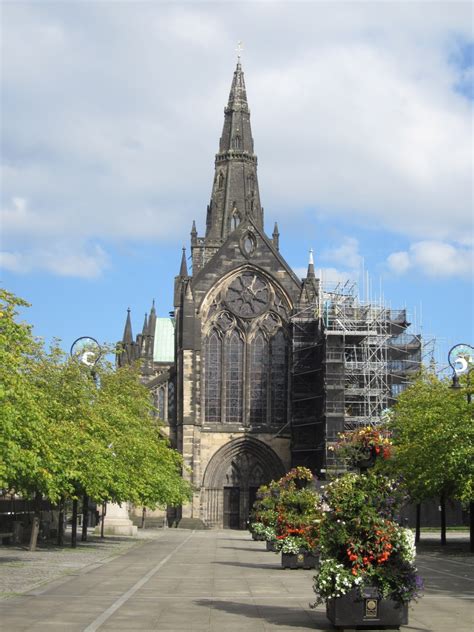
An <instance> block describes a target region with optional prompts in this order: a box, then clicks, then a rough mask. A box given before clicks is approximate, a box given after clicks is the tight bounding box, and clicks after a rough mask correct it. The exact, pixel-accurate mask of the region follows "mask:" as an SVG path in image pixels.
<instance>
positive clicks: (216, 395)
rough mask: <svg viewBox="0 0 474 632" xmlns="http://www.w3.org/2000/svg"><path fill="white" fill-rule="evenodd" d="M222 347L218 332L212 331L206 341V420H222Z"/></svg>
mask: <svg viewBox="0 0 474 632" xmlns="http://www.w3.org/2000/svg"><path fill="white" fill-rule="evenodd" d="M221 361H222V347H221V340H220V338H219V335H218V333H217V332H216V331H212V332H211V334H210V335H209V337H208V338H207V341H206V351H205V362H206V390H205V396H206V419H207V420H208V421H220V420H221V391H222V365H221Z"/></svg>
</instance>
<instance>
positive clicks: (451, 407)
mask: <svg viewBox="0 0 474 632" xmlns="http://www.w3.org/2000/svg"><path fill="white" fill-rule="evenodd" d="M450 386H451V380H449V379H447V380H440V379H438V378H437V377H436V376H435V375H433V374H432V373H429V372H423V373H421V374H420V376H419V377H418V378H417V379H416V380H415V381H414V382H413V384H412V385H411V386H410V387H409V388H408V389H407V390H406V391H404V392H403V393H402V394H401V395H400V396H399V398H398V400H397V402H396V405H395V406H394V409H393V414H392V416H391V421H390V424H389V425H390V429H391V430H392V432H393V442H394V454H393V459H391V460H390V461H389V467H390V468H393V469H394V470H395V471H397V472H399V473H401V474H402V475H403V477H404V479H405V481H406V484H407V487H408V489H409V491H410V494H411V497H412V499H413V500H414V501H415V502H417V503H420V502H421V501H423V500H425V499H428V498H433V497H438V498H440V499H442V501H444V499H446V498H454V499H458V500H460V501H461V502H463V503H468V502H469V501H470V500H471V499H472V498H473V497H474V458H473V457H474V453H473V452H474V448H473V439H474V426H473V423H472V411H473V405H472V404H471V403H469V402H468V401H467V398H466V394H465V393H464V392H462V389H460V390H459V391H457V390H453V389H452V388H450ZM443 504H444V502H442V505H443ZM442 540H444V541H445V535H444V536H443V534H442Z"/></svg>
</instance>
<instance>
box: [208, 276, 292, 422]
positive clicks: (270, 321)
mask: <svg viewBox="0 0 474 632" xmlns="http://www.w3.org/2000/svg"><path fill="white" fill-rule="evenodd" d="M249 274H250V275H252V278H253V276H255V274H256V273H255V272H254V271H252V270H251V269H248V270H247V269H245V271H244V272H240V273H239V274H238V275H235V276H233V277H231V278H230V279H228V280H227V282H226V283H224V284H223V285H220V286H219V287H218V288H216V290H215V292H214V294H213V295H210V297H209V303H208V305H209V307H208V309H207V310H205V311H204V315H203V322H204V323H206V325H205V327H206V330H207V334H205V337H204V340H203V361H204V362H203V399H204V401H203V413H204V420H205V422H219V423H238V424H244V425H245V424H263V423H267V422H269V423H275V424H281V423H285V421H286V415H287V388H288V350H287V344H288V343H287V338H286V336H285V334H284V326H285V325H284V324H285V322H286V318H285V317H284V316H285V315H287V314H288V308H289V305H288V301H287V299H286V298H284V295H283V294H282V292H281V290H279V289H278V288H277V287H275V286H274V285H273V284H272V283H271V282H270V280H269V279H268V278H264V277H263V276H262V282H263V283H264V285H265V287H266V288H268V289H267V290H266V291H267V306H266V310H265V311H263V313H262V314H260V315H258V314H256V315H255V316H253V317H252V316H248V315H247V314H240V313H239V312H238V311H237V310H236V309H230V307H229V305H228V303H229V300H230V299H229V296H230V295H229V288H234V290H233V291H234V292H235V291H237V289H238V286H237V285H236V282H237V281H236V279H237V280H238V279H240V278H246V277H245V275H249ZM257 276H258V277H259V278H260V276H259V274H257ZM251 289H253V290H254V291H255V292H257V290H258V288H254V286H252V288H251ZM244 290H245V288H244V289H243V290H242V291H244ZM232 296H233V295H232ZM232 296H231V298H232ZM236 300H237V298H236ZM206 311H207V314H206Z"/></svg>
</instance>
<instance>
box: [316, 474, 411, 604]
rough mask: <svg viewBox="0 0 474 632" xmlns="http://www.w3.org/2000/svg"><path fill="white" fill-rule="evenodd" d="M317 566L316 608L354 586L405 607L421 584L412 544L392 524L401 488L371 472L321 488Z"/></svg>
mask: <svg viewBox="0 0 474 632" xmlns="http://www.w3.org/2000/svg"><path fill="white" fill-rule="evenodd" d="M323 498H324V502H325V503H326V504H327V509H328V510H327V511H326V512H325V514H324V519H323V520H322V522H321V528H320V542H319V546H320V551H321V558H322V562H321V567H320V569H319V572H318V574H317V575H316V576H315V578H314V590H315V592H316V595H317V599H316V604H315V605H318V604H319V603H323V602H324V601H326V600H327V599H331V598H334V597H339V596H341V595H343V594H345V593H346V592H348V591H349V590H351V589H352V588H353V587H354V586H359V587H363V586H366V585H371V586H375V587H376V588H377V589H378V591H379V593H380V595H381V596H382V597H389V598H390V599H394V600H396V601H400V602H408V601H410V600H412V599H417V598H418V597H419V596H420V593H421V590H422V587H423V582H422V580H421V578H420V577H419V576H418V575H417V570H416V567H415V565H414V556H415V548H414V540H413V537H412V534H411V532H410V531H409V530H407V529H403V528H402V527H400V526H399V525H398V524H397V523H396V522H395V515H396V512H397V510H398V508H399V505H400V503H401V502H402V501H403V499H404V498H405V495H404V492H403V490H402V489H401V487H400V484H399V483H397V482H396V481H393V480H390V479H388V478H387V477H385V476H382V475H380V474H375V473H373V472H371V473H369V474H366V475H364V476H362V475H358V474H355V473H348V474H345V475H344V476H341V477H340V478H338V479H336V480H335V481H333V482H331V483H330V484H329V485H328V486H327V487H326V489H325V492H324V496H323Z"/></svg>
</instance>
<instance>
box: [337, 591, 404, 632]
mask: <svg viewBox="0 0 474 632" xmlns="http://www.w3.org/2000/svg"><path fill="white" fill-rule="evenodd" d="M326 615H327V618H328V619H329V621H330V622H331V623H332V624H333V625H335V626H339V627H352V628H353V627H356V626H364V627H373V628H380V627H381V626H389V627H398V626H400V625H407V623H408V605H407V604H403V603H399V602H398V601H393V600H392V599H380V595H379V592H378V591H377V589H376V588H374V587H373V586H366V587H364V588H363V589H362V591H360V590H359V589H358V588H353V589H352V590H351V591H350V592H348V593H347V594H346V595H343V596H342V597H336V598H335V599H328V601H327V602H326Z"/></svg>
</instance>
